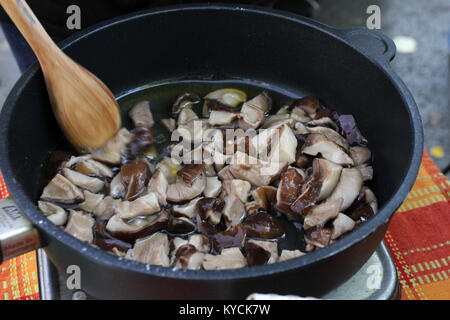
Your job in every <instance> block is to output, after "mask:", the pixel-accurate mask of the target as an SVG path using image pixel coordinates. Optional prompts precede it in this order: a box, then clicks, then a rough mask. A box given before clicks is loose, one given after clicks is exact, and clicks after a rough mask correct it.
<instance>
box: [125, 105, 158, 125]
mask: <svg viewBox="0 0 450 320" xmlns="http://www.w3.org/2000/svg"><path fill="white" fill-rule="evenodd" d="M128 115H129V116H130V118H131V119H132V120H133V123H134V126H135V127H141V126H144V127H149V128H151V127H153V125H154V124H155V122H154V121H153V115H152V111H151V109H150V102H148V101H141V102H138V103H137V104H135V105H134V106H133V108H131V110H130V111H129V112H128Z"/></svg>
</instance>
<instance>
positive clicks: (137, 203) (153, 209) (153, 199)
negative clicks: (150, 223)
mask: <svg viewBox="0 0 450 320" xmlns="http://www.w3.org/2000/svg"><path fill="white" fill-rule="evenodd" d="M159 211H161V207H160V206H159V203H158V196H157V194H156V193H154V192H149V193H147V194H146V195H145V196H142V197H139V198H137V199H136V200H134V201H121V202H120V203H119V205H118V206H117V207H116V211H115V212H116V213H117V214H118V215H119V217H121V218H122V219H132V218H135V217H138V216H148V215H152V214H155V213H157V212H159Z"/></svg>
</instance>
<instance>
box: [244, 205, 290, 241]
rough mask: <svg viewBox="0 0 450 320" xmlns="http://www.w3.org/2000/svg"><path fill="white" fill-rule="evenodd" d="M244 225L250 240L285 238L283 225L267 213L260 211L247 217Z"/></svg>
mask: <svg viewBox="0 0 450 320" xmlns="http://www.w3.org/2000/svg"><path fill="white" fill-rule="evenodd" d="M242 224H243V225H244V227H245V230H246V232H247V236H248V237H250V238H255V239H281V238H283V237H284V236H285V231H284V227H283V225H282V224H281V223H280V222H279V221H278V220H277V219H276V218H275V217H273V216H271V215H270V214H268V213H265V212H261V211H259V212H256V213H254V214H251V215H249V216H247V218H245V220H244V222H243V223H242Z"/></svg>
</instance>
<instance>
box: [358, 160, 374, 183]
mask: <svg viewBox="0 0 450 320" xmlns="http://www.w3.org/2000/svg"><path fill="white" fill-rule="evenodd" d="M355 168H357V169H358V170H359V172H360V173H361V177H362V179H363V181H369V180H372V178H373V168H372V166H369V165H367V164H361V165H359V166H356V167H355Z"/></svg>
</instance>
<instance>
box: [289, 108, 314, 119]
mask: <svg viewBox="0 0 450 320" xmlns="http://www.w3.org/2000/svg"><path fill="white" fill-rule="evenodd" d="M291 118H292V119H294V120H295V121H298V122H309V121H311V117H310V116H309V115H308V114H307V113H306V111H305V110H303V109H302V108H301V107H298V106H296V107H294V108H292V111H291Z"/></svg>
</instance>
